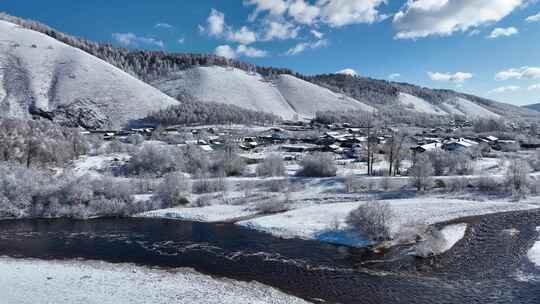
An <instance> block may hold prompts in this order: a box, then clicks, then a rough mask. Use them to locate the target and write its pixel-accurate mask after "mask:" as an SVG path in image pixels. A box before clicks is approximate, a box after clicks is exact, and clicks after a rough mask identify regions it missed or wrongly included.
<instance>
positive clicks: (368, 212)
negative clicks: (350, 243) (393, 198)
mask: <svg viewBox="0 0 540 304" xmlns="http://www.w3.org/2000/svg"><path fill="white" fill-rule="evenodd" d="M393 218H394V213H393V211H392V208H391V207H390V204H389V203H387V202H382V201H369V202H366V203H364V204H362V205H360V207H358V208H357V209H355V210H353V211H352V212H351V213H350V214H349V216H348V217H347V224H348V225H349V226H350V227H352V228H353V229H355V230H357V231H358V232H360V233H361V234H362V236H365V237H367V238H368V239H369V240H370V241H372V242H384V241H388V240H391V238H392V235H391V231H390V224H391V221H392V219H393Z"/></svg>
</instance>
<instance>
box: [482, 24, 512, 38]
mask: <svg viewBox="0 0 540 304" xmlns="http://www.w3.org/2000/svg"><path fill="white" fill-rule="evenodd" d="M517 34H519V31H518V29H517V28H515V27H508V28H501V27H498V28H495V29H494V30H493V31H492V32H491V34H489V36H488V38H489V39H496V38H499V37H509V36H513V35H517Z"/></svg>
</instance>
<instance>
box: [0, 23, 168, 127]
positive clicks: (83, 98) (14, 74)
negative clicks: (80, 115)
mask: <svg viewBox="0 0 540 304" xmlns="http://www.w3.org/2000/svg"><path fill="white" fill-rule="evenodd" d="M0 74H2V78H3V80H4V81H3V82H0V87H2V89H0V95H5V97H6V98H1V99H0V100H1V102H0V108H2V112H1V113H0V116H8V117H18V118H29V117H30V114H29V113H28V110H29V107H30V106H32V105H34V106H35V107H37V108H39V109H43V110H45V111H52V110H54V109H55V108H57V107H58V106H60V105H62V106H69V105H76V106H77V107H80V108H85V109H91V110H93V111H95V113H96V115H97V116H99V117H100V118H103V119H107V120H108V121H110V122H111V123H112V127H120V126H122V125H124V124H125V123H126V122H128V121H129V120H132V119H138V118H142V117H145V116H146V115H147V114H148V113H149V112H150V111H155V110H158V109H161V108H164V107H167V106H169V105H173V104H177V103H178V102H177V101H176V100H174V99H172V98H170V97H169V96H167V95H165V94H163V93H162V92H160V91H158V90H157V89H155V88H153V87H151V86H150V85H148V84H146V83H144V82H142V81H140V80H138V79H136V78H134V77H132V76H131V75H129V74H127V73H125V72H123V71H122V70H120V69H118V68H116V67H114V66H112V65H110V64H108V63H106V62H104V61H102V60H100V59H98V58H96V57H94V56H91V55H89V54H88V53H85V52H83V51H81V50H79V49H76V48H73V47H71V46H68V45H66V44H64V43H61V42H59V41H57V40H55V39H53V38H51V37H49V36H46V35H44V34H41V33H38V32H35V31H32V30H28V29H24V28H21V27H19V26H17V25H14V24H12V23H9V22H6V21H0ZM2 92H3V93H2ZM31 100H32V101H33V102H32V103H33V104H30V102H29V101H31Z"/></svg>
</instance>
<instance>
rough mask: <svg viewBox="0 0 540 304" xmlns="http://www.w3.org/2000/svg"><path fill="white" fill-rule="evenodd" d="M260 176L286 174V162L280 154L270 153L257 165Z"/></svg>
mask: <svg viewBox="0 0 540 304" xmlns="http://www.w3.org/2000/svg"><path fill="white" fill-rule="evenodd" d="M257 175H258V176H284V175H285V163H284V162H283V158H282V157H281V156H280V155H279V154H270V155H268V156H267V157H266V158H265V159H264V161H263V162H262V163H260V164H259V165H258V166H257Z"/></svg>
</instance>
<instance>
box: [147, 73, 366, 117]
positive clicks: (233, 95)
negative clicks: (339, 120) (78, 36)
mask: <svg viewBox="0 0 540 304" xmlns="http://www.w3.org/2000/svg"><path fill="white" fill-rule="evenodd" d="M152 85H153V86H155V87H156V88H158V89H160V90H161V91H163V92H165V93H167V94H168V95H169V96H173V97H175V96H178V95H179V94H181V93H187V94H189V95H192V96H195V97H196V98H198V99H199V100H201V101H204V102H222V103H226V104H232V105H236V106H239V107H243V108H246V109H250V110H256V111H263V112H271V113H273V114H276V115H279V116H281V117H283V118H285V119H291V118H293V117H294V116H295V115H298V116H299V117H306V118H311V117H314V116H315V112H317V111H328V110H338V109H341V110H349V109H351V110H352V109H356V110H366V111H376V110H375V109H374V108H372V107H370V106H368V105H366V104H363V103H361V102H359V101H357V100H354V99H352V98H350V97H346V96H344V95H341V94H336V93H334V92H332V91H330V90H328V89H326V88H322V87H320V86H317V85H315V84H312V83H310V82H307V81H304V80H301V79H299V78H296V77H294V76H291V75H286V74H282V75H279V76H276V77H275V78H272V80H269V79H267V78H264V77H261V76H260V75H259V74H256V73H249V72H246V71H243V70H240V69H237V68H232V67H229V68H227V67H220V66H209V67H195V68H190V69H187V70H184V71H179V72H177V73H174V74H173V75H172V76H167V77H166V78H162V79H159V80H156V81H153V82H152Z"/></svg>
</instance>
